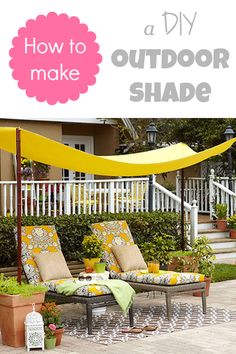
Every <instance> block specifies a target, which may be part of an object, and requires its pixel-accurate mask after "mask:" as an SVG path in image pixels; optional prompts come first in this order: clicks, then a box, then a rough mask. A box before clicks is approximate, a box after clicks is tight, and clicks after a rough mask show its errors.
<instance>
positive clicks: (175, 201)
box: [153, 182, 198, 244]
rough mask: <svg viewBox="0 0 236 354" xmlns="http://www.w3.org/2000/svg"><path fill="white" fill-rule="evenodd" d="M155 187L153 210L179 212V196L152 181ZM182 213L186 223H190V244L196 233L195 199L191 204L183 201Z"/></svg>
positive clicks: (196, 208) (196, 210)
mask: <svg viewBox="0 0 236 354" xmlns="http://www.w3.org/2000/svg"><path fill="white" fill-rule="evenodd" d="M153 186H154V188H155V192H154V197H153V198H154V199H153V205H154V210H161V211H176V212H180V209H181V198H180V197H178V196H177V195H176V194H174V193H172V192H171V191H169V190H168V189H166V188H164V187H163V186H162V185H160V184H159V183H157V182H153ZM184 213H185V220H186V223H188V224H189V225H190V229H189V230H188V231H189V232H188V234H189V238H190V243H191V244H192V243H193V241H194V239H195V238H196V237H197V235H198V206H197V202H196V200H193V201H192V205H191V204H189V203H187V202H184Z"/></svg>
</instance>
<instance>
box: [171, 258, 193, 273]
mask: <svg viewBox="0 0 236 354" xmlns="http://www.w3.org/2000/svg"><path fill="white" fill-rule="evenodd" d="M168 270H170V271H178V272H194V273H198V260H196V258H193V257H192V256H179V257H173V258H172V261H171V263H170V264H169V265H168Z"/></svg>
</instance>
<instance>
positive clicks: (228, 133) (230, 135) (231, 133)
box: [224, 125, 235, 191]
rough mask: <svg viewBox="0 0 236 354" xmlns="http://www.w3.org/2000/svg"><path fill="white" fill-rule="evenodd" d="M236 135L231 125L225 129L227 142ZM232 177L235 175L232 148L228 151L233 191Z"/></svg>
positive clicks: (229, 174)
mask: <svg viewBox="0 0 236 354" xmlns="http://www.w3.org/2000/svg"><path fill="white" fill-rule="evenodd" d="M234 135H235V132H234V130H233V129H232V127H231V125H228V127H227V128H226V129H225V132H224V136H225V140H226V141H228V140H230V139H233V137H234ZM232 175H233V164H232V148H231V147H230V148H229V149H228V177H229V189H230V190H231V191H232V189H233V188H232V187H233V186H232Z"/></svg>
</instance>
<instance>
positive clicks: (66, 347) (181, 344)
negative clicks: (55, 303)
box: [0, 280, 236, 354]
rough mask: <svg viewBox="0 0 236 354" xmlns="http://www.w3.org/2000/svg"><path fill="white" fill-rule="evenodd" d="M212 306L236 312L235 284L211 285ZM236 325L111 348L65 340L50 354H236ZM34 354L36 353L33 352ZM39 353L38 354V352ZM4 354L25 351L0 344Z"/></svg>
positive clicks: (142, 299) (141, 300)
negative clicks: (235, 353)
mask: <svg viewBox="0 0 236 354" xmlns="http://www.w3.org/2000/svg"><path fill="white" fill-rule="evenodd" d="M147 301H148V303H150V304H155V303H160V302H162V303H164V301H165V299H164V296H161V295H160V294H159V293H156V294H155V298H153V296H152V295H150V296H149V297H148V298H147V295H146V294H139V295H137V296H136V299H135V305H136V306H142V304H147ZM174 301H178V302H188V303H193V304H199V298H195V297H193V296H191V295H189V294H186V295H181V296H178V297H176V298H175V299H174ZM207 303H208V305H209V306H214V307H219V308H228V309H231V310H236V280H230V281H226V282H221V283H215V284H212V285H211V295H210V297H209V298H208V300H207ZM63 306H66V311H72V312H74V311H75V308H76V306H77V305H63ZM235 335H236V322H230V323H224V324H220V325H212V326H208V327H204V328H197V329H190V330H186V331H181V332H175V333H170V334H165V335H162V336H159V335H154V336H152V337H148V338H144V339H138V340H137V341H130V342H126V343H119V344H115V345H111V346H104V345H101V344H95V343H90V342H88V341H85V340H79V339H77V338H74V337H70V336H64V337H63V342H62V345H61V346H60V347H58V348H56V349H54V350H47V351H46V353H48V354H51V353H54V354H90V353H91V354H95V353H107V354H114V353H116V354H121V353H134V354H138V353H145V354H146V353H147V354H154V353H155V354H156V353H158V354H162V353H167V354H189V353H191V354H199V353H206V354H209V353H219V354H224V353H225V354H226V353H227V354H228V353H234V352H235ZM32 352H35V351H32ZM37 352H38V351H37ZM0 353H1V354H9V353H14V354H22V353H26V351H25V349H24V348H19V349H16V348H10V347H6V346H2V345H1V344H0Z"/></svg>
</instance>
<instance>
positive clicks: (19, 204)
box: [16, 128, 22, 284]
mask: <svg viewBox="0 0 236 354" xmlns="http://www.w3.org/2000/svg"><path fill="white" fill-rule="evenodd" d="M16 185H17V281H18V283H19V284H21V247H22V246H21V208H22V200H21V197H22V194H21V134H20V129H19V128H16Z"/></svg>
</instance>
